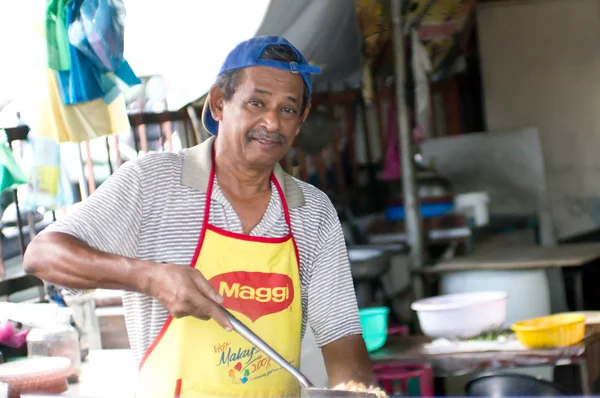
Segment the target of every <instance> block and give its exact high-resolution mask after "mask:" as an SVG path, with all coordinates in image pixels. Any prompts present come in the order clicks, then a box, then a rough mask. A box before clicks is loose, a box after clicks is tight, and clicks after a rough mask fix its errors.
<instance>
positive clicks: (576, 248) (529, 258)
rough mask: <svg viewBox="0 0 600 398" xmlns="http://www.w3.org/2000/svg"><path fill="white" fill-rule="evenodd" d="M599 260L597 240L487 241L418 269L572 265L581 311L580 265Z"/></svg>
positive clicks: (431, 272) (430, 271)
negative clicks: (561, 242)
mask: <svg viewBox="0 0 600 398" xmlns="http://www.w3.org/2000/svg"><path fill="white" fill-rule="evenodd" d="M598 259H600V243H583V244H568V245H559V246H548V247H544V246H508V247H507V246H505V245H503V244H501V243H500V242H496V241H495V242H490V243H488V244H485V245H481V246H476V250H475V252H474V253H473V254H472V255H470V256H463V257H456V258H454V259H452V260H447V261H442V262H440V263H438V264H436V265H434V266H432V267H424V268H423V269H421V270H420V272H421V273H423V274H424V275H439V274H442V273H445V272H460V271H481V270H486V271H501V270H525V269H543V268H553V267H560V268H564V267H574V271H575V274H574V276H575V278H574V281H573V283H574V290H575V306H576V309H577V310H578V311H580V310H583V309H584V308H583V280H582V274H581V267H582V266H583V265H585V264H588V263H591V262H592V261H595V260H598Z"/></svg>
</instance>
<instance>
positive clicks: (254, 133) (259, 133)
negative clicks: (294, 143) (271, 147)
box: [247, 130, 285, 144]
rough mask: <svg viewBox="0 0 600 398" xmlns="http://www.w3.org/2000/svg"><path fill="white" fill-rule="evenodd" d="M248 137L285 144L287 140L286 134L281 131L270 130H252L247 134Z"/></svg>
mask: <svg viewBox="0 0 600 398" xmlns="http://www.w3.org/2000/svg"><path fill="white" fill-rule="evenodd" d="M247 137H248V139H254V140H264V141H269V142H274V143H278V144H283V143H284V142H285V136H284V135H283V134H281V133H280V132H278V131H276V132H268V131H266V130H250V131H249V132H248V134H247Z"/></svg>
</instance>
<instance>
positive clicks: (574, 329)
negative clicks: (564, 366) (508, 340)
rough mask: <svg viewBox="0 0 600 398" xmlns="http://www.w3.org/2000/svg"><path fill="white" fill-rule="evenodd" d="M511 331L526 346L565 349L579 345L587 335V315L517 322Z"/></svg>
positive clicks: (545, 317)
mask: <svg viewBox="0 0 600 398" xmlns="http://www.w3.org/2000/svg"><path fill="white" fill-rule="evenodd" d="M511 329H512V330H513V331H514V332H515V334H516V336H517V339H518V340H519V341H520V342H521V344H523V345H524V346H527V347H531V348H544V347H564V346H569V345H573V344H577V343H579V342H580V341H581V340H583V336H584V334H585V315H582V314H557V315H550V316H544V317H540V318H534V319H528V320H526V321H522V322H517V323H515V324H514V325H512V327H511Z"/></svg>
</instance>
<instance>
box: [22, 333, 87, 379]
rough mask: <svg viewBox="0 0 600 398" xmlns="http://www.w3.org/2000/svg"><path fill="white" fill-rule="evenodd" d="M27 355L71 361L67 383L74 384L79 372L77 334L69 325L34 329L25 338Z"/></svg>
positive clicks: (79, 360)
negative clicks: (62, 358)
mask: <svg viewBox="0 0 600 398" xmlns="http://www.w3.org/2000/svg"><path fill="white" fill-rule="evenodd" d="M27 355H28V356H29V357H31V358H33V357H64V358H69V359H70V360H71V373H70V374H69V382H70V383H76V382H77V381H78V380H79V373H80V371H81V351H80V348H79V333H77V330H75V328H73V327H71V326H70V325H54V326H48V327H41V328H34V329H32V330H31V331H30V332H29V335H28V336H27Z"/></svg>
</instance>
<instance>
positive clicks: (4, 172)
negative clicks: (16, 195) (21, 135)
mask: <svg viewBox="0 0 600 398" xmlns="http://www.w3.org/2000/svg"><path fill="white" fill-rule="evenodd" d="M28 182H29V180H28V179H27V177H26V176H25V173H23V170H21V167H20V166H19V164H18V163H17V160H16V159H15V157H14V156H13V153H12V150H11V149H10V146H9V145H8V138H7V136H6V131H4V130H0V192H4V191H6V190H7V189H13V188H16V187H18V186H20V185H24V184H27V183H28Z"/></svg>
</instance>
